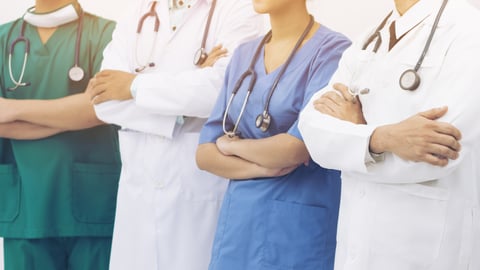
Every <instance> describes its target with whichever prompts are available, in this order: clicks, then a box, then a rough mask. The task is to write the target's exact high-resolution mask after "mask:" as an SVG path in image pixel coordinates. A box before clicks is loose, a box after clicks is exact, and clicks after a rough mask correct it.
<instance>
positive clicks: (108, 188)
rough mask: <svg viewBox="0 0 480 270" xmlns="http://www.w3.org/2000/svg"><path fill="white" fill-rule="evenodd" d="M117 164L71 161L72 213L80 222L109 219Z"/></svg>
mask: <svg viewBox="0 0 480 270" xmlns="http://www.w3.org/2000/svg"><path fill="white" fill-rule="evenodd" d="M119 176H120V165H117V164H86V163H75V164H74V167H73V183H72V189H73V190H72V194H73V195H72V196H73V199H72V204H73V205H72V209H73V210H72V211H73V216H74V217H75V218H76V219H77V220H78V221H79V222H84V223H96V224H98V223H113V220H114V217H115V205H116V200H117V189H118V179H119Z"/></svg>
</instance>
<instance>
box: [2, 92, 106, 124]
mask: <svg viewBox="0 0 480 270" xmlns="http://www.w3.org/2000/svg"><path fill="white" fill-rule="evenodd" d="M14 121H22V122H28V123H32V124H35V125H40V126H45V127H50V128H52V129H58V130H81V129H86V128H91V127H94V126H98V125H100V124H102V123H103V122H101V121H100V120H98V118H97V116H96V115H95V111H94V109H93V105H92V104H91V103H90V100H89V98H88V96H87V95H86V94H84V93H81V94H75V95H71V96H67V97H63V98H58V99H52V100H15V99H3V98H2V99H0V123H9V122H14Z"/></svg>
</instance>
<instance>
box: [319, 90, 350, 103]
mask: <svg viewBox="0 0 480 270" xmlns="http://www.w3.org/2000/svg"><path fill="white" fill-rule="evenodd" d="M322 98H324V100H323V102H333V103H334V104H336V105H337V106H342V105H343V104H345V102H346V100H345V99H344V98H343V97H342V96H340V95H339V94H338V93H337V92H334V91H330V92H327V93H325V94H324V95H323V96H322Z"/></svg>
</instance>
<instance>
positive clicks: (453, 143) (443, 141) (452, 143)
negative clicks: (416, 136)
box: [429, 133, 461, 152]
mask: <svg viewBox="0 0 480 270" xmlns="http://www.w3.org/2000/svg"><path fill="white" fill-rule="evenodd" d="M429 143H432V144H438V145H442V146H444V147H448V148H450V149H452V150H453V151H456V152H458V151H460V149H461V144H460V142H459V141H458V140H457V139H456V138H455V137H453V136H451V135H445V134H438V133H437V134H435V135H434V136H433V137H432V138H431V139H430V140H429Z"/></svg>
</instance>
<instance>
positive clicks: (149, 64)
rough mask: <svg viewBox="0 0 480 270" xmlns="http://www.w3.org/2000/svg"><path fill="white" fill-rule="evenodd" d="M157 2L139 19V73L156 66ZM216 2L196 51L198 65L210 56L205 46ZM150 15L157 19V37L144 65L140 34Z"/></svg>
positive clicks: (157, 21)
mask: <svg viewBox="0 0 480 270" xmlns="http://www.w3.org/2000/svg"><path fill="white" fill-rule="evenodd" d="M157 2H158V1H154V2H153V3H152V6H151V7H150V10H149V11H148V12H147V13H145V14H144V15H143V16H142V17H141V18H140V20H139V21H138V26H137V41H136V45H135V47H136V49H135V54H136V55H135V57H136V61H137V65H138V67H137V68H135V72H137V73H140V72H142V71H144V70H145V69H147V68H153V67H155V62H153V61H152V59H153V52H154V50H155V45H156V44H157V36H158V31H159V29H160V18H159V16H158V13H157V11H156V6H157ZM216 4H217V0H213V1H212V5H211V6H210V10H209V12H208V19H207V24H206V25H205V29H204V31H203V38H202V44H201V45H200V48H199V49H198V50H197V52H196V53H195V55H194V57H193V64H194V65H196V66H199V65H201V64H203V63H205V60H207V58H208V54H207V52H206V50H205V47H206V43H207V37H208V31H209V29H210V25H211V23H212V17H213V13H214V11H215V6H216ZM148 17H153V18H154V19H155V23H154V26H153V32H154V33H155V38H154V41H153V44H152V47H151V48H150V54H149V57H148V59H149V60H148V61H147V63H146V64H143V65H142V64H139V63H140V61H139V60H138V40H139V38H140V34H141V33H142V29H143V24H144V23H145V20H146V19H147V18H148Z"/></svg>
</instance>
